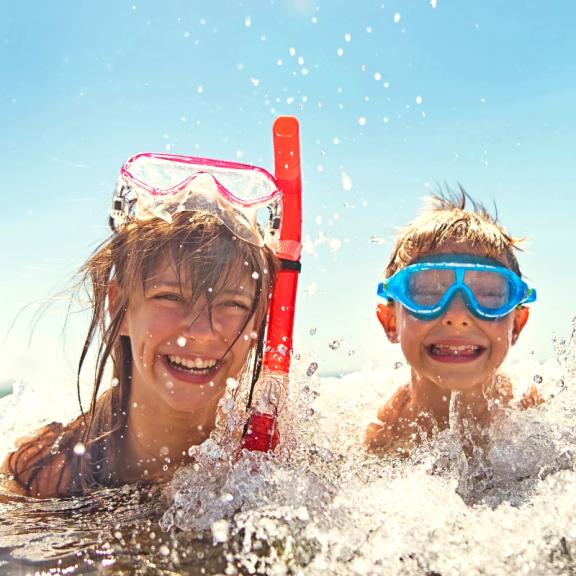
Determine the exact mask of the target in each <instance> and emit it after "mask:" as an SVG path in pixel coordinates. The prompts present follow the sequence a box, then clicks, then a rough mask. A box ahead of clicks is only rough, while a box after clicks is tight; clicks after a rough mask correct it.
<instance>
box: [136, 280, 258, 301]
mask: <svg viewBox="0 0 576 576" xmlns="http://www.w3.org/2000/svg"><path fill="white" fill-rule="evenodd" d="M153 288H154V289H157V288H168V289H171V290H178V291H180V290H181V289H182V285H181V284H180V282H176V281H171V280H160V281H158V282H154V281H152V280H150V281H147V282H146V283H145V284H144V289H145V290H150V289H153ZM218 294H224V295H227V296H246V297H247V298H251V297H252V296H253V294H250V291H249V290H245V289H241V288H224V289H223V290H219V291H218Z"/></svg>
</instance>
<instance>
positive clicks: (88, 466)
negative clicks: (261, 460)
mask: <svg viewBox="0 0 576 576" xmlns="http://www.w3.org/2000/svg"><path fill="white" fill-rule="evenodd" d="M165 258H168V259H169V262H170V263H171V264H172V265H173V266H174V270H175V271H176V273H177V277H178V280H179V282H180V287H181V288H180V289H181V291H182V293H186V294H188V293H189V292H190V290H188V291H186V290H184V286H189V287H190V286H191V287H192V290H191V295H192V302H190V301H189V299H188V302H187V304H188V305H190V306H191V307H192V306H194V304H195V302H196V301H197V300H198V299H199V298H201V297H203V298H204V299H205V301H206V302H207V306H208V308H209V310H210V306H211V303H212V302H213V300H214V298H216V297H217V296H218V293H219V292H220V291H221V290H223V289H224V288H226V287H227V286H228V287H229V286H230V285H231V284H232V283H234V282H237V281H238V280H239V279H243V278H245V277H248V278H252V279H253V281H254V287H255V294H254V299H253V302H252V308H251V310H250V313H249V314H248V316H247V320H246V323H245V326H246V325H247V324H248V322H249V321H250V320H251V319H252V318H255V319H256V326H257V327H258V338H257V339H256V341H255V344H254V347H253V349H252V351H251V353H250V355H249V359H248V361H247V363H246V365H245V366H244V369H243V371H242V374H240V375H239V379H240V380H248V381H249V382H250V385H251V386H253V384H254V382H255V381H256V379H257V378H258V375H259V372H260V367H261V362H262V355H263V347H264V345H263V339H264V331H265V322H266V314H267V309H268V302H269V297H270V293H271V290H272V286H273V282H274V277H275V273H276V269H277V261H276V257H275V256H274V254H273V253H272V251H271V250H270V249H268V248H267V247H263V248H260V247H258V246H255V245H252V244H249V243H247V242H244V241H242V240H239V239H237V238H236V237H235V236H234V235H233V234H232V233H231V232H230V231H229V230H228V228H226V227H225V226H224V225H223V224H221V223H220V222H219V221H218V220H217V219H216V218H215V217H214V216H211V215H210V214H207V213H203V212H180V213H177V214H175V215H174V216H173V220H172V222H170V223H169V222H166V221H164V220H161V219H159V218H155V219H152V220H148V221H143V222H138V223H132V224H129V225H126V226H124V227H122V228H120V229H118V230H117V231H115V232H114V233H113V234H112V235H111V236H110V237H109V238H108V239H107V240H106V241H104V242H103V243H102V244H101V245H100V246H99V247H98V248H97V249H96V250H95V251H94V253H93V254H92V255H91V256H90V258H88V260H87V261H86V262H85V263H84V265H83V266H82V268H81V269H80V271H79V282H78V287H79V288H81V289H82V291H83V292H84V293H85V294H86V295H87V297H88V301H89V305H90V309H91V318H90V323H89V327H88V332H87V335H86V339H85V341H84V345H83V349H82V353H81V356H80V360H79V365H78V378H77V389H78V399H79V403H80V409H81V415H80V416H79V417H78V418H77V419H76V420H74V421H73V422H70V423H69V424H67V425H66V426H62V425H60V424H51V425H48V426H46V427H44V428H43V429H42V430H40V431H39V432H38V433H37V434H36V435H35V437H34V438H32V439H30V440H27V441H26V442H24V443H22V444H21V445H20V447H19V448H18V450H17V451H16V452H14V453H13V454H11V455H10V457H9V459H8V473H9V474H10V475H11V476H12V477H13V478H14V480H15V481H16V482H17V483H18V484H19V485H20V486H21V487H22V488H24V489H25V490H26V492H27V493H29V494H31V495H36V494H39V493H43V494H46V493H48V494H49V495H54V496H70V495H75V494H84V493H86V492H88V491H90V490H91V489H94V488H95V487H98V486H113V485H114V479H113V473H112V470H113V463H114V461H115V458H116V455H117V453H118V451H117V447H118V445H119V441H120V439H121V436H122V434H123V433H124V432H125V430H126V426H127V418H128V401H129V397H130V387H131V371H132V352H131V347H130V339H129V338H128V337H127V336H121V335H120V327H121V325H122V321H123V320H124V316H125V313H126V310H127V308H128V305H129V303H130V301H131V298H132V297H133V296H135V295H137V294H139V293H140V294H141V293H142V291H143V290H144V285H145V282H146V280H147V279H149V277H150V275H151V273H152V272H153V271H154V270H155V268H156V266H157V265H158V264H159V263H160V261H161V260H163V259H165ZM253 272H256V274H253V275H252V273H253ZM112 281H114V282H117V283H118V285H119V287H120V288H121V289H120V290H119V294H120V297H119V301H118V302H115V303H114V307H113V308H114V309H113V310H112V309H110V306H109V302H108V289H109V286H110V283H111V282H112ZM240 335H241V334H240V333H239V334H238V337H239V336H240ZM233 344H234V343H231V344H230V348H231V347H232V346H233ZM91 350H94V351H95V355H96V363H95V376H94V385H93V388H92V394H91V400H90V405H89V408H88V410H87V411H86V412H85V411H84V409H83V407H82V402H81V397H80V376H81V374H82V371H83V368H84V366H85V363H86V360H87V358H88V356H89V352H90V351H91ZM108 365H111V368H112V379H113V380H112V381H113V384H114V385H112V386H111V387H110V388H108V389H107V390H105V391H104V392H102V393H100V390H101V387H102V381H103V378H104V372H105V369H106V367H107V366H108ZM78 443H81V444H82V445H83V447H84V449H85V452H84V454H83V455H82V454H77V453H75V451H74V447H75V446H76V445H77V444H78Z"/></svg>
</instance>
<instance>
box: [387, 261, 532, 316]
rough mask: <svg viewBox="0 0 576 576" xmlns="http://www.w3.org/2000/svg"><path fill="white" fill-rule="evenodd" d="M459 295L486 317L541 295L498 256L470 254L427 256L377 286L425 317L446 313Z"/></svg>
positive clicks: (389, 297)
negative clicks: (497, 258)
mask: <svg viewBox="0 0 576 576" xmlns="http://www.w3.org/2000/svg"><path fill="white" fill-rule="evenodd" d="M456 295H458V296H460V297H461V298H462V299H463V300H464V302H465V304H466V306H467V308H468V309H469V310H470V312H471V313H472V314H474V315H475V316H476V317H478V318H480V319H482V320H497V319H498V318H503V317H504V316H506V315H508V314H510V312H512V310H514V308H516V307H517V306H520V305H521V304H528V303H529V302H534V301H535V300H536V290H535V289H533V288H529V287H528V285H527V284H526V282H524V281H523V280H522V279H521V278H520V277H519V276H518V275H517V274H515V273H514V272H512V270H510V269H508V268H506V267H504V266H503V265H502V264H501V263H500V262H498V261H497V260H493V259H491V258H483V257H479V256H470V255H469V254H438V255H434V256H431V257H428V258H426V259H424V260H421V261H419V262H416V263H415V264H411V265H410V266H406V268H402V269H401V270H399V271H398V272H396V274H394V275H392V276H391V277H390V278H387V279H386V280H385V281H384V282H381V283H380V284H379V285H378V296H381V297H382V298H386V299H387V300H396V301H397V302H399V303H400V304H402V306H404V308H406V309H407V310H408V311H410V312H411V313H412V315H413V316H415V317H416V318H418V319H420V320H433V319H434V318H437V317H438V316H440V315H442V314H444V312H445V311H446V309H447V307H448V305H449V304H450V302H451V301H452V300H453V298H454V297H455V296H456Z"/></svg>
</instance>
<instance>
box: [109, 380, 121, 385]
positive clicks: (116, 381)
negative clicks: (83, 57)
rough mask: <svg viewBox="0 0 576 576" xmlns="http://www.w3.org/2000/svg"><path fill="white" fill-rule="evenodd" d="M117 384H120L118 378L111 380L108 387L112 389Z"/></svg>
mask: <svg viewBox="0 0 576 576" xmlns="http://www.w3.org/2000/svg"><path fill="white" fill-rule="evenodd" d="M118 384H120V380H118V378H112V380H111V381H110V386H112V387H114V386H118Z"/></svg>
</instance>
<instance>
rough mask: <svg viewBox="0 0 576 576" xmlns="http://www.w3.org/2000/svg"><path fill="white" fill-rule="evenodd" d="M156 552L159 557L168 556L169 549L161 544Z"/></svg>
mask: <svg viewBox="0 0 576 576" xmlns="http://www.w3.org/2000/svg"><path fill="white" fill-rule="evenodd" d="M158 552H159V553H160V555H161V556H168V555H169V554H170V548H168V546H166V544H162V546H160V548H158Z"/></svg>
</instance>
